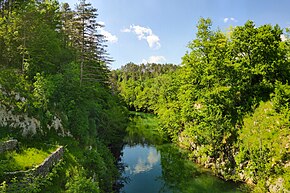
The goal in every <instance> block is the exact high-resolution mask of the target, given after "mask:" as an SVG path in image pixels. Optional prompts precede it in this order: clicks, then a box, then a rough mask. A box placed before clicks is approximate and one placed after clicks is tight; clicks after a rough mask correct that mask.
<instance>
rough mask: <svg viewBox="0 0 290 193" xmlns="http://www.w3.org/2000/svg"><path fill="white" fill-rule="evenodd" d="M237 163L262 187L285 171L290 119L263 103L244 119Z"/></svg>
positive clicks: (287, 156)
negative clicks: (271, 177) (271, 178)
mask: <svg viewBox="0 0 290 193" xmlns="http://www.w3.org/2000/svg"><path fill="white" fill-rule="evenodd" d="M238 145H239V150H240V151H239V154H238V155H237V156H236V158H235V159H236V162H237V164H238V165H239V166H240V167H238V168H239V169H240V170H244V173H245V174H246V176H247V177H248V178H251V179H252V180H254V181H255V182H259V183H260V185H261V187H262V184H263V183H264V185H263V186H264V187H266V184H265V182H266V179H267V178H268V177H269V176H273V177H277V176H281V175H283V174H284V173H285V172H286V168H284V165H285V164H286V163H287V160H288V159H289V155H288V153H289V147H288V145H289V116H285V114H279V113H276V112H275V110H274V108H273V105H272V103H271V102H266V103H261V104H260V106H259V107H258V108H257V109H256V110H255V112H254V114H253V115H252V116H249V117H246V118H245V119H244V126H243V128H242V129H241V131H240V134H239V142H238Z"/></svg>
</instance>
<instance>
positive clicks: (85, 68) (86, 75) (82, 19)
mask: <svg viewBox="0 0 290 193" xmlns="http://www.w3.org/2000/svg"><path fill="white" fill-rule="evenodd" d="M97 16H98V14H97V9H95V8H93V7H92V5H91V4H90V3H87V2H86V0H80V3H79V4H78V5H77V7H76V12H75V16H74V17H73V26H74V31H73V32H72V36H73V37H72V41H73V44H74V46H75V47H76V48H77V53H78V57H77V61H78V62H79V63H80V84H82V83H83V82H84V81H86V82H96V81H97V82H101V83H105V82H106V80H107V77H108V76H107V74H108V67H107V63H108V62H110V59H109V58H108V56H107V52H106V50H105V47H106V46H105V45H104V42H105V39H104V36H103V35H101V34H99V33H98V29H100V28H101V27H103V26H102V25H100V24H99V23H97V21H96V18H97Z"/></svg>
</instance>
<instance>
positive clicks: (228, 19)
mask: <svg viewBox="0 0 290 193" xmlns="http://www.w3.org/2000/svg"><path fill="white" fill-rule="evenodd" d="M229 21H232V22H238V20H236V19H235V18H233V17H226V18H224V23H227V22H229Z"/></svg>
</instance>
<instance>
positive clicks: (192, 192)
mask: <svg viewBox="0 0 290 193" xmlns="http://www.w3.org/2000/svg"><path fill="white" fill-rule="evenodd" d="M158 131H159V130H158V124H157V125H156V124H154V117H153V118H152V116H151V117H148V116H147V117H140V116H139V117H137V118H134V119H133V122H132V123H131V125H130V126H129V127H128V128H127V132H128V135H127V137H126V138H125V144H126V145H125V146H124V148H123V151H122V155H123V156H122V157H121V160H122V163H123V165H124V167H125V169H124V171H123V174H122V176H123V179H126V180H124V181H123V188H122V189H121V191H120V192H124V193H175V192H176V193H213V192H214V193H241V192H242V191H240V190H239V186H238V185H237V184H234V183H229V182H225V181H222V180H220V179H218V178H216V177H214V176H212V175H211V173H209V172H205V171H204V170H201V169H200V168H199V167H197V166H196V165H195V164H194V163H193V162H192V161H189V160H188V159H187V158H186V153H184V152H181V150H180V149H179V148H178V147H176V146H174V145H172V144H163V143H162V142H164V140H163V139H162V135H160V134H159V132H158Z"/></svg>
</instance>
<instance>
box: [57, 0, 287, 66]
mask: <svg viewBox="0 0 290 193" xmlns="http://www.w3.org/2000/svg"><path fill="white" fill-rule="evenodd" d="M60 2H67V3H69V4H70V5H71V7H74V5H75V4H76V3H77V2H78V0H60ZM88 2H90V3H92V5H93V6H94V7H95V8H97V9H98V13H99V17H98V21H99V22H103V23H104V24H105V28H104V29H103V30H102V31H101V33H103V34H104V35H105V36H107V39H108V42H107V45H108V49H107V50H108V52H109V54H110V55H111V57H113V59H114V60H115V61H114V62H113V63H112V64H111V68H112V69H116V68H120V67H121V66H122V65H125V64H127V63H128V62H134V63H137V64H140V63H142V62H157V63H174V64H180V63H181V57H182V56H183V55H184V54H185V52H186V50H187V48H186V46H187V44H188V42H190V41H191V40H193V39H194V37H195V33H196V31H197V29H196V24H197V22H198V20H199V18H200V17H205V18H207V17H209V18H210V19H212V21H213V28H217V27H219V28H220V29H221V30H224V31H225V30H226V29H228V28H229V26H231V25H233V26H236V25H243V24H244V23H245V22H246V21H247V20H253V21H254V22H255V23H256V25H257V26H259V25H263V24H273V25H275V24H278V25H279V26H280V27H282V28H286V27H289V26H290V11H289V7H290V0H276V1H273V0H88Z"/></svg>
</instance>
